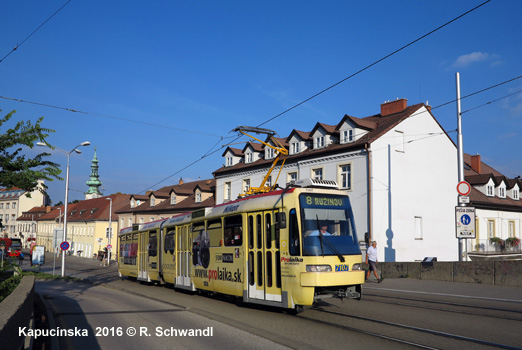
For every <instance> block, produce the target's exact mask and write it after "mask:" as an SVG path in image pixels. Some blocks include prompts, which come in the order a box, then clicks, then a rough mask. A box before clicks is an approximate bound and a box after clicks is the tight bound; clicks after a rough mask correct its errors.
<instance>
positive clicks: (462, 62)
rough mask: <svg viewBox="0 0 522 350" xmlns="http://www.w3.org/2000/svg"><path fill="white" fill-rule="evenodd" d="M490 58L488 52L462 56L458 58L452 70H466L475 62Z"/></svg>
mask: <svg viewBox="0 0 522 350" xmlns="http://www.w3.org/2000/svg"><path fill="white" fill-rule="evenodd" d="M488 58H490V55H489V54H488V53H486V52H472V53H469V54H467V55H462V56H459V57H458V58H457V60H456V61H455V62H453V64H452V65H451V66H450V68H464V67H467V66H469V65H470V64H472V63H475V62H481V61H485V60H487V59H488Z"/></svg>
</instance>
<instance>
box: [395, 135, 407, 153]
mask: <svg viewBox="0 0 522 350" xmlns="http://www.w3.org/2000/svg"><path fill="white" fill-rule="evenodd" d="M393 140H394V143H395V145H394V148H395V151H396V152H400V153H404V152H405V147H404V145H405V139H404V131H400V130H395V137H394V138H393Z"/></svg>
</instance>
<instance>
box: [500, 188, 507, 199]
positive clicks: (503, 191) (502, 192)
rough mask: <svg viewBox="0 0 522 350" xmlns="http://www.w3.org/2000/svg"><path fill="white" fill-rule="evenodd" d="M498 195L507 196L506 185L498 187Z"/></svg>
mask: <svg viewBox="0 0 522 350" xmlns="http://www.w3.org/2000/svg"><path fill="white" fill-rule="evenodd" d="M498 196H499V197H500V198H506V188H505V187H499V188H498Z"/></svg>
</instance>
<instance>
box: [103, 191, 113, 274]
mask: <svg viewBox="0 0 522 350" xmlns="http://www.w3.org/2000/svg"><path fill="white" fill-rule="evenodd" d="M105 199H107V200H108V201H110V203H109V234H108V235H107V238H108V242H109V244H108V245H107V250H108V251H107V266H109V265H110V264H111V250H112V247H111V236H112V198H111V197H109V198H105Z"/></svg>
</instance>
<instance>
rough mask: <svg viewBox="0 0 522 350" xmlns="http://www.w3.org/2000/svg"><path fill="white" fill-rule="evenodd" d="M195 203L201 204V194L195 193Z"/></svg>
mask: <svg viewBox="0 0 522 350" xmlns="http://www.w3.org/2000/svg"><path fill="white" fill-rule="evenodd" d="M196 203H201V192H197V193H196Z"/></svg>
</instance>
